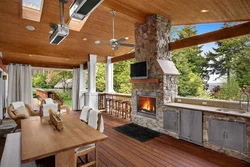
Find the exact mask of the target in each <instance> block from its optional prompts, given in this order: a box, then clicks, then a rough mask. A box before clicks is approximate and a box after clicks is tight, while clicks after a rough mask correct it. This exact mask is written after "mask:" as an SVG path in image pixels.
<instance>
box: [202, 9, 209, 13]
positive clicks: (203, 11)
mask: <svg viewBox="0 0 250 167" xmlns="http://www.w3.org/2000/svg"><path fill="white" fill-rule="evenodd" d="M201 12H202V13H207V12H209V10H207V9H202V10H201Z"/></svg>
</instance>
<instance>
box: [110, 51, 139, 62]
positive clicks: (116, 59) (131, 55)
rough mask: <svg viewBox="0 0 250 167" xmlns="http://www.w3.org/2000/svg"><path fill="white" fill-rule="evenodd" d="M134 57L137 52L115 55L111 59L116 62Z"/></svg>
mask: <svg viewBox="0 0 250 167" xmlns="http://www.w3.org/2000/svg"><path fill="white" fill-rule="evenodd" d="M133 58H135V52H132V53H129V54H125V55H122V56H118V57H114V58H112V59H111V62H112V63H115V62H119V61H124V60H129V59H133Z"/></svg>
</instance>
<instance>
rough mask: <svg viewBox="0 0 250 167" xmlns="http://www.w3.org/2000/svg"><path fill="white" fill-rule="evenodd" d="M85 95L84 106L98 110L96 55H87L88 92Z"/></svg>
mask: <svg viewBox="0 0 250 167" xmlns="http://www.w3.org/2000/svg"><path fill="white" fill-rule="evenodd" d="M85 95H86V105H87V106H89V107H91V108H93V109H98V93H97V92H96V55H94V54H90V55H89V62H88V92H86V93H85Z"/></svg>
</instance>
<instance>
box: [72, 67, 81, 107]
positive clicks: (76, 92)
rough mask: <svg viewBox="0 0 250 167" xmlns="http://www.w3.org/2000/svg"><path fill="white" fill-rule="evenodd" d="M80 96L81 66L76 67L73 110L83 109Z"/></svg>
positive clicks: (74, 71)
mask: <svg viewBox="0 0 250 167" xmlns="http://www.w3.org/2000/svg"><path fill="white" fill-rule="evenodd" d="M79 96H80V68H74V69H73V87H72V110H81V108H80V102H79Z"/></svg>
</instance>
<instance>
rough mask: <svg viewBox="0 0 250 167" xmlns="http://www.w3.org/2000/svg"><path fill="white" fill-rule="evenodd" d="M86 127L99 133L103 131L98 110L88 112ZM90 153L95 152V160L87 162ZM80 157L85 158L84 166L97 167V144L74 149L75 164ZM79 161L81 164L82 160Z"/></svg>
mask: <svg viewBox="0 0 250 167" xmlns="http://www.w3.org/2000/svg"><path fill="white" fill-rule="evenodd" d="M88 125H89V126H91V127H92V128H94V129H97V130H98V131H100V132H101V133H103V131H104V121H103V117H102V114H101V112H100V111H99V110H90V112H89V118H88ZM90 152H95V160H92V161H89V156H88V154H89V153H90ZM80 156H85V159H86V161H85V164H84V165H83V166H84V167H85V166H91V165H93V164H96V167H98V144H97V143H93V144H88V145H86V146H82V147H79V148H77V149H75V161H76V162H77V158H78V157H79V158H80ZM80 160H81V161H82V162H83V160H82V159H81V158H80Z"/></svg>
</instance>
